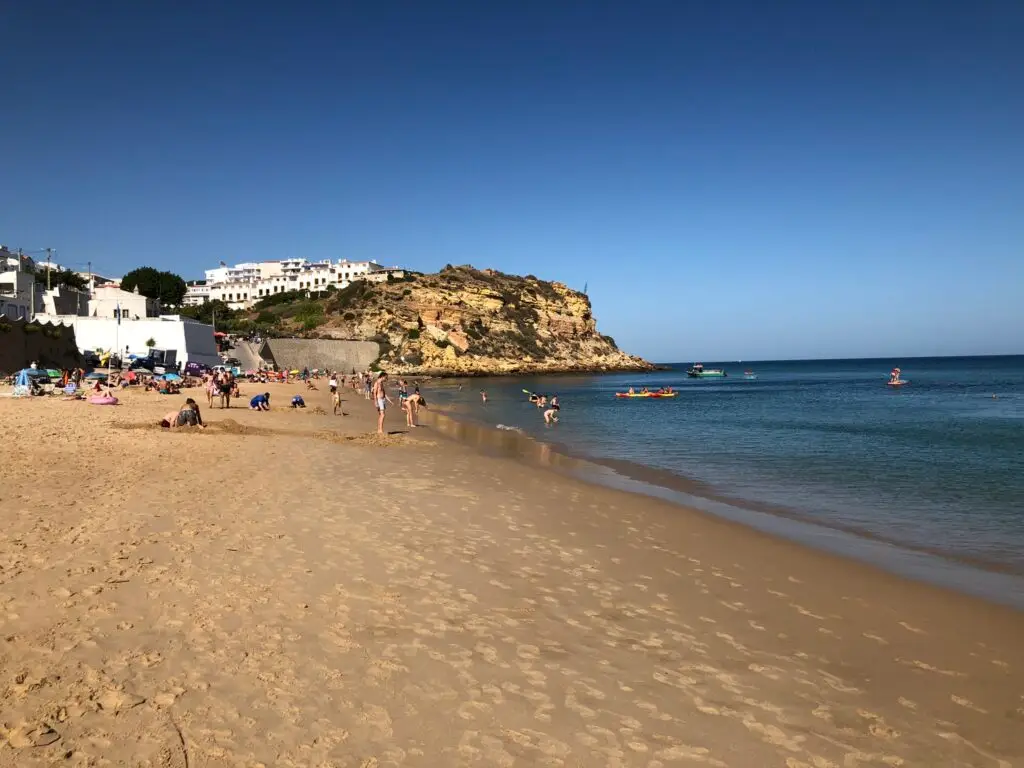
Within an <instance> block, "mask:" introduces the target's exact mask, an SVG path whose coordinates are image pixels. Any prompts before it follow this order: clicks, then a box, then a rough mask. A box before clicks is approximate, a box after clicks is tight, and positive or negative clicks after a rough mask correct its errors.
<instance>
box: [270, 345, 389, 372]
mask: <svg viewBox="0 0 1024 768" xmlns="http://www.w3.org/2000/svg"><path fill="white" fill-rule="evenodd" d="M260 355H261V356H262V357H263V359H264V360H267V361H268V362H272V363H274V364H275V365H277V367H278V368H284V369H295V368H297V369H299V370H302V369H303V368H320V369H328V370H332V371H343V372H344V373H351V372H352V370H353V369H355V370H356V371H365V370H367V369H368V368H369V367H370V365H371V364H372V363H374V362H375V361H376V360H377V359H378V358H379V357H380V344H378V343H377V342H375V341H339V340H337V339H268V340H267V341H265V342H264V343H263V346H262V347H261V348H260Z"/></svg>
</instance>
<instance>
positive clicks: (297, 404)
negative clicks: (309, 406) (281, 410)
mask: <svg viewBox="0 0 1024 768" xmlns="http://www.w3.org/2000/svg"><path fill="white" fill-rule="evenodd" d="M305 407H306V401H305V400H303V399H302V395H296V396H295V397H293V398H292V408H305Z"/></svg>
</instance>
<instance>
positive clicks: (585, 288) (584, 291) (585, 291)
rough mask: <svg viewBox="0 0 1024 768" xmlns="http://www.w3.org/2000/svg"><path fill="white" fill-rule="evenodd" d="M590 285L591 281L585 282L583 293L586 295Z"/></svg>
mask: <svg viewBox="0 0 1024 768" xmlns="http://www.w3.org/2000/svg"><path fill="white" fill-rule="evenodd" d="M589 285H590V283H584V284H583V295H584V296H586V295H587V287H588V286H589Z"/></svg>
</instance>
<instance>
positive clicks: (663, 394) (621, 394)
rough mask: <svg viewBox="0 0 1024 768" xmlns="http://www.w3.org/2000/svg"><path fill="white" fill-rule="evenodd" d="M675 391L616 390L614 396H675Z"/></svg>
mask: <svg viewBox="0 0 1024 768" xmlns="http://www.w3.org/2000/svg"><path fill="white" fill-rule="evenodd" d="M676 394H677V393H676V392H616V393H615V396H616V397H675V396H676Z"/></svg>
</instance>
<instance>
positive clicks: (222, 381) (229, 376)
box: [217, 370, 235, 408]
mask: <svg viewBox="0 0 1024 768" xmlns="http://www.w3.org/2000/svg"><path fill="white" fill-rule="evenodd" d="M217 385H218V388H219V389H220V407H221V408H230V407H231V391H232V390H233V389H234V388H235V375H234V374H233V373H232V372H231V371H228V370H224V371H221V373H220V377H219V378H218V381H217Z"/></svg>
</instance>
